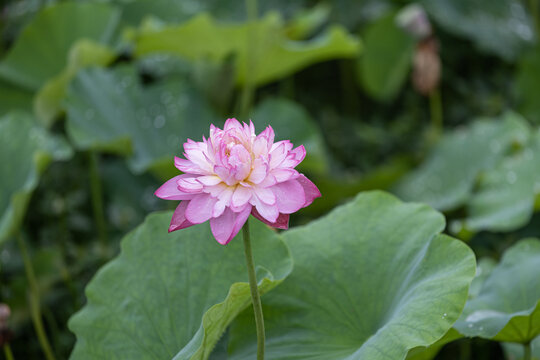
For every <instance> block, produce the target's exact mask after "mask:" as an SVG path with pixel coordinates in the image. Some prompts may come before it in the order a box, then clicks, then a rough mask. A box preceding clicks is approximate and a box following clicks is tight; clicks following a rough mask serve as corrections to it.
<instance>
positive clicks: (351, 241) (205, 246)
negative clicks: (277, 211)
mask: <svg viewBox="0 0 540 360" xmlns="http://www.w3.org/2000/svg"><path fill="white" fill-rule="evenodd" d="M249 3H250V4H251V5H253V2H249ZM405 3H407V2H399V1H397V2H396V1H391V0H384V1H380V0H362V1H360V2H354V1H351V0H336V1H330V2H329V1H319V0H317V1H314V2H313V1H306V0H301V1H294V2H291V1H287V0H274V1H270V2H260V1H259V4H258V11H257V17H256V19H253V20H251V21H247V20H246V14H247V11H246V8H245V5H246V3H245V2H244V1H232V2H231V1H228V2H227V1H226V2H224V1H218V0H203V1H197V0H184V1H177V0H67V1H66V0H47V1H42V0H7V1H4V2H3V3H2V5H0V13H1V15H0V18H1V20H0V175H1V176H0V247H1V251H0V269H1V272H0V303H6V304H8V305H9V306H10V307H11V309H12V316H11V318H10V319H9V321H8V326H9V328H10V329H11V330H13V332H14V334H15V337H14V338H13V340H12V342H11V344H10V345H11V347H12V349H13V350H14V355H15V359H38V358H43V353H42V351H41V350H40V345H39V342H38V340H37V338H36V332H35V330H34V329H32V321H31V317H30V314H31V311H30V310H34V311H35V309H36V305H40V307H41V312H42V314H43V322H44V332H45V333H46V334H47V336H48V338H49V341H50V343H51V348H52V349H53V352H54V353H55V355H56V358H57V359H62V358H67V357H68V356H69V354H70V353H72V358H74V359H78V358H82V359H94V358H99V359H101V358H106V359H109V358H111V359H114V358H118V359H126V358H128V359H133V358H134V359H138V358H141V359H142V358H163V359H169V360H170V359H173V358H174V359H212V360H218V359H221V360H223V359H231V358H232V359H240V358H244V359H248V358H249V359H250V360H251V359H253V358H254V347H255V343H254V336H255V329H254V324H253V320H252V318H251V310H250V309H251V307H250V300H249V291H248V287H247V284H246V283H245V281H246V275H245V269H244V258H243V254H242V249H241V247H242V246H241V245H242V244H241V241H239V240H241V239H239V238H240V237H239V238H237V239H235V240H234V241H233V242H232V243H231V244H230V245H228V246H227V247H221V246H219V245H218V244H216V243H215V241H214V240H212V239H211V235H210V232H209V229H208V227H207V226H206V225H200V226H196V227H193V228H190V229H185V230H182V231H179V232H175V233H172V234H167V233H166V229H167V225H168V222H169V220H170V216H171V215H170V212H159V213H157V214H151V215H148V214H149V213H150V212H153V211H156V210H164V209H169V210H170V208H168V206H171V205H172V206H174V205H175V204H171V203H170V202H169V203H167V202H165V201H161V200H159V199H157V198H156V197H155V196H154V195H153V193H154V191H155V190H156V188H157V187H158V186H159V185H160V184H161V183H162V179H168V178H170V177H171V176H173V175H178V170H177V169H176V168H175V167H174V166H173V161H172V160H173V156H175V155H176V156H182V143H183V142H185V141H186V139H187V138H191V139H193V140H200V139H201V137H202V136H203V135H207V134H208V126H209V124H210V123H214V124H215V125H217V126H221V125H222V124H223V121H224V120H225V119H226V118H230V117H237V118H238V117H241V116H244V115H245V116H246V118H241V119H240V120H243V121H249V118H251V119H252V120H253V122H254V124H255V126H256V129H257V131H258V132H260V131H261V130H263V129H264V128H265V127H266V126H268V125H271V126H272V127H273V128H274V130H275V131H276V134H277V136H276V140H284V139H290V140H291V141H292V142H293V143H294V144H295V145H296V146H299V145H304V146H305V148H306V150H307V156H306V159H305V160H304V161H303V162H302V164H301V165H299V167H298V170H299V171H301V172H303V173H305V174H306V175H307V176H308V177H309V178H310V179H312V180H313V182H314V183H315V184H316V185H317V186H318V187H319V189H320V190H321V193H322V195H323V196H322V198H320V199H317V200H316V201H315V202H314V203H313V204H312V205H310V206H309V207H307V208H305V209H303V210H302V211H300V212H298V213H296V214H292V215H291V218H290V226H291V229H290V230H287V231H284V232H281V233H275V232H273V231H271V230H269V229H268V228H266V227H265V226H263V225H261V224H260V223H259V222H254V224H253V226H254V227H255V228H254V229H255V230H254V235H255V236H254V241H255V251H256V261H257V263H258V264H259V265H260V266H259V268H258V275H259V280H260V283H259V286H260V287H261V289H262V290H263V291H268V294H266V295H264V296H263V298H262V302H263V306H264V307H265V320H266V322H267V330H268V343H267V344H268V358H269V359H271V358H277V359H287V358H291V359H292V358H294V359H321V360H322V359H325V360H327V359H368V360H372V359H375V360H376V359H383V358H384V359H394V358H395V359H400V360H403V359H408V360H431V359H435V358H436V359H438V360H454V359H457V358H459V359H463V360H470V359H474V360H503V352H502V351H501V345H502V349H503V350H504V357H505V360H517V359H519V360H521V359H523V357H524V352H523V343H526V342H528V341H531V348H532V355H533V358H534V359H538V360H540V353H539V351H540V350H539V349H540V335H538V331H539V330H538V329H539V325H538V320H539V315H538V314H539V306H540V305H539V304H540V294H538V289H539V288H540V284H538V279H537V278H538V275H537V273H538V270H537V269H538V268H540V263H539V262H538V257H539V254H538V250H539V246H538V243H539V240H536V239H529V240H524V241H520V242H517V241H518V239H524V238H529V237H538V234H539V233H540V213H538V212H537V213H535V211H538V210H540V187H539V186H540V168H539V164H540V162H539V161H538V157H539V156H540V155H539V154H540V132H539V131H540V129H539V128H538V125H539V124H540V117H539V114H540V107H539V104H540V102H538V101H537V100H538V99H537V97H538V93H539V91H540V89H538V86H539V84H540V83H539V81H538V78H539V76H540V51H539V49H540V47H539V46H538V34H537V33H538V31H540V28H539V23H538V22H539V18H540V13H539V11H540V9H539V6H540V2H539V1H537V0H531V1H521V0H498V1H489V0H455V1H445V0H422V1H420V2H419V4H420V5H422V6H423V7H424V8H425V9H426V11H427V15H428V20H429V21H430V22H431V25H432V28H433V37H434V41H435V42H436V43H437V44H438V47H437V49H436V50H434V51H435V53H434V54H433V56H438V57H439V58H440V60H441V65H442V78H441V82H440V84H439V85H438V94H440V95H441V107H442V109H441V111H442V116H443V124H442V125H443V126H442V131H441V136H440V137H439V138H438V139H434V138H433V137H432V136H430V134H433V133H434V129H437V128H439V127H438V125H437V124H438V123H437V121H436V119H435V118H434V115H435V114H434V113H433V109H430V107H429V105H430V103H429V102H428V101H429V100H428V99H426V98H425V97H424V96H422V95H421V94H418V93H416V90H415V89H414V88H413V87H410V86H406V85H405V84H406V82H407V78H408V75H409V73H410V68H411V59H413V58H414V54H415V52H416V51H417V48H416V46H415V45H416V41H415V40H413V39H412V38H411V37H409V35H407V34H406V33H405V30H401V29H398V28H397V27H396V25H395V19H394V18H395V13H396V12H397V11H399V7H400V6H403V5H405ZM535 22H536V23H535ZM251 61H253V67H251V65H250V64H251ZM247 85H249V86H247ZM250 86H252V87H253V94H252V95H253V96H252V97H251V99H252V103H251V104H250V106H249V107H250V108H249V109H246V114H242V115H240V114H239V113H238V110H239V109H240V108H241V107H242V106H243V104H242V101H243V95H244V90H245V88H246V87H248V88H249V87H250ZM248 90H249V89H248ZM509 109H514V110H515V111H517V112H519V114H521V115H523V116H524V117H521V115H518V113H514V112H512V111H511V110H509ZM248 114H249V117H248V116H247V115H248ZM64 139H67V141H66V140H64ZM68 142H70V144H68ZM72 147H73V149H74V150H75V151H73V150H72ZM72 153H73V154H72ZM72 155H73V156H72ZM89 155H91V157H90V156H89ZM89 158H91V159H93V161H91V162H89ZM64 160H67V161H64ZM415 163H418V164H419V166H418V168H416V169H413V166H414V164H415ZM90 164H92V165H94V166H93V167H90ZM90 173H92V174H93V175H95V176H97V177H98V178H99V180H98V181H96V177H94V178H93V180H94V181H93V182H92V185H93V186H92V187H91V186H90V183H91V181H90V177H91V176H90ZM100 182H101V184H100ZM99 185H101V187H102V196H101V197H100V196H97V195H99V192H97V195H96V193H94V192H93V191H91V189H92V190H94V189H98V188H99V187H100V186H99ZM392 187H393V190H394V191H395V193H396V194H397V195H398V196H399V197H401V198H402V199H404V200H406V201H416V202H422V203H427V204H429V205H431V206H433V207H435V208H436V209H437V210H440V211H444V212H445V214H444V215H445V217H446V222H445V221H444V219H443V217H442V215H441V214H440V213H437V212H436V211H435V210H432V209H430V208H428V207H427V206H426V205H420V204H407V203H402V202H400V201H398V200H397V199H395V198H393V197H392V196H390V195H387V194H384V193H381V192H374V193H364V194H361V195H358V197H356V196H357V194H358V193H359V192H361V191H366V190H372V189H389V188H392ZM355 197H356V198H355ZM351 199H354V200H352V201H350V202H349V200H351ZM96 204H97V205H96ZM99 204H102V205H103V206H100V205H99ZM342 204H346V205H344V206H341V207H339V206H340V205H342ZM101 207H103V209H102V210H103V211H102V212H103V214H104V216H103V217H100V216H99V213H100V211H99V210H100V208H101ZM336 207H339V208H337V209H335V210H334V211H332V210H333V209H334V208H336ZM94 208H97V210H98V211H96V212H94V211H93V209H94ZM329 212H331V213H330V214H329V215H326V214H327V213H329ZM96 214H98V215H97V216H96ZM145 218H146V220H144V219H145ZM317 218H319V219H318V220H315V221H313V220H314V219H317ZM141 222H143V224H142V225H140V226H138V225H139V224H140V223H141ZM98 223H99V224H101V223H105V225H106V226H103V228H104V229H103V230H102V231H99V234H98V231H97V230H96V224H98ZM446 223H448V224H449V226H448V228H447V229H446V231H448V232H450V233H453V234H457V235H456V236H457V237H459V238H461V239H462V240H467V241H468V242H467V245H465V244H464V243H462V242H458V241H456V240H455V239H452V238H450V237H449V236H446V235H444V234H441V231H443V229H444V228H445V224H446ZM299 225H301V226H299ZM137 226H138V227H137ZM135 227H137V228H136V229H135V230H134V231H132V232H131V233H129V234H127V235H126V233H128V232H129V231H130V230H132V229H133V228H135ZM100 228H101V226H100ZM18 232H20V233H21V234H22V235H23V236H24V238H25V240H26V243H27V247H28V254H29V256H30V257H31V261H30V262H31V264H32V266H33V267H34V273H35V274H36V277H37V288H38V290H39V293H40V294H39V296H38V299H35V298H32V299H31V302H30V303H29V302H28V300H29V297H28V294H29V293H28V281H27V279H26V276H25V269H24V265H23V261H22V257H21V252H20V249H17V246H16V245H17V244H16V243H15V242H12V241H5V240H6V239H8V238H10V237H12V236H13V235H14V234H16V233H18ZM98 235H99V236H98ZM102 235H104V236H103V238H106V239H107V240H106V241H102V242H100V243H98V242H97V241H96V240H97V239H98V237H102ZM122 238H123V241H122V250H121V253H120V255H117V253H118V252H119V251H120V239H122ZM283 239H284V240H285V241H283ZM516 243H517V244H516ZM288 246H290V247H291V249H292V256H291V253H290V252H289V250H288ZM469 248H470V249H472V250H473V251H474V253H475V254H476V256H477V258H478V259H480V260H479V263H478V267H477V270H476V276H475V277H474V279H473V280H472V283H470V287H469V288H468V293H467V287H468V284H469V282H470V281H471V278H472V274H473V272H474V266H473V265H474V261H473V258H472V254H471V251H470V249H469ZM507 249H508V250H507ZM503 254H504V255H503ZM501 257H502V260H500V261H499V259H500V258H501ZM110 260H112V261H110ZM293 260H294V261H295V268H294V270H292V272H291V268H292V262H293ZM109 261H110V262H109ZM105 263H107V264H106V265H103V264H105ZM102 266H103V267H102ZM100 267H102V268H101V269H100ZM289 273H290V274H289ZM92 277H94V279H93V280H92V281H91V282H90V285H89V286H88V289H87V295H88V300H86V299H85V296H84V293H83V290H84V288H85V286H86V284H87V283H88V282H89V281H90V279H91V278H92ZM281 282H282V283H281ZM279 283H281V284H280V285H279V286H278V287H276V288H275V289H273V288H274V287H275V286H276V285H277V284H279ZM271 289H272V291H270V290H271ZM37 300H39V301H37ZM466 300H468V302H467V305H465V311H464V313H463V314H462V315H461V310H462V308H463V307H464V304H465V301H466ZM85 302H87V305H86V306H84V307H83V304H84V303H85ZM29 304H31V305H32V306H31V309H30V306H29ZM81 307H82V310H81ZM79 310H80V311H79ZM77 311H79V312H77ZM76 312H77V314H76V315H75V316H73V320H72V322H71V323H70V325H71V328H72V329H73V330H74V332H75V334H76V336H77V340H76V339H75V335H74V334H73V333H72V332H70V331H69V330H68V328H67V323H68V319H69V318H70V317H72V315H73V314H74V313H76ZM237 315H238V316H239V317H237ZM460 316H461V317H460ZM458 318H459V320H458V321H457V323H455V326H454V327H452V323H454V321H455V320H456V319H458ZM0 322H1V321H0ZM231 324H232V326H231ZM0 325H1V326H4V325H3V324H0ZM469 325H471V326H469ZM0 330H1V329H0ZM458 330H459V331H458ZM0 332H1V331H0ZM2 334H3V333H2ZM2 334H0V335H2ZM0 337H1V336H0ZM0 340H3V339H0ZM75 341H77V342H76V344H75ZM377 351H379V352H377ZM1 352H2V349H0V353H1ZM374 352H377V353H374ZM0 357H1V355H0Z"/></svg>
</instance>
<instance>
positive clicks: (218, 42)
mask: <svg viewBox="0 0 540 360" xmlns="http://www.w3.org/2000/svg"><path fill="white" fill-rule="evenodd" d="M248 34H249V35H250V36H253V43H254V47H253V48H252V49H251V48H250V49H248V38H249V37H248ZM178 39H182V41H178ZM359 49H360V44H359V41H358V39H355V38H354V37H352V36H351V35H349V34H347V33H346V32H345V31H344V30H343V29H342V28H341V27H337V26H336V27H332V28H330V29H328V30H327V31H326V32H325V33H323V34H322V35H320V36H318V37H317V38H315V39H313V40H310V41H306V42H303V41H292V40H289V39H287V37H286V36H285V34H284V33H283V21H282V19H281V18H280V17H279V16H277V15H276V14H269V15H267V16H266V17H264V18H263V19H261V20H259V21H257V22H256V23H253V24H248V23H246V24H240V25H236V24H235V25H222V24H219V23H217V22H216V21H215V20H214V19H213V18H212V17H210V16H209V15H208V14H201V15H199V16H196V17H194V18H193V19H192V20H190V21H188V22H186V23H185V24H182V25H178V26H171V27H166V28H164V29H159V28H158V29H153V28H152V26H151V25H149V26H147V28H144V27H143V29H142V30H141V32H140V34H138V36H137V39H136V48H135V52H136V54H137V55H138V56H142V55H146V54H148V53H151V52H158V53H168V54H175V55H178V56H180V57H182V58H185V59H188V60H190V61H197V60H200V59H202V58H207V59H211V60H213V61H222V60H224V59H225V57H226V56H228V55H231V54H233V55H235V56H236V74H237V81H238V83H239V84H243V83H245V82H246V73H247V72H248V71H252V72H253V73H252V74H251V76H252V77H253V79H252V81H253V82H254V83H255V84H257V85H262V84H264V83H268V82H271V81H274V80H276V79H280V78H282V77H285V76H288V75H290V74H292V73H294V72H295V71H298V70H300V69H302V68H304V67H306V66H308V65H311V64H313V63H316V62H320V61H324V60H329V59H335V58H351V57H354V56H356V55H357V54H358V52H359ZM248 58H253V59H254V60H253V61H254V62H255V63H256V64H257V66H256V67H255V68H253V69H248Z"/></svg>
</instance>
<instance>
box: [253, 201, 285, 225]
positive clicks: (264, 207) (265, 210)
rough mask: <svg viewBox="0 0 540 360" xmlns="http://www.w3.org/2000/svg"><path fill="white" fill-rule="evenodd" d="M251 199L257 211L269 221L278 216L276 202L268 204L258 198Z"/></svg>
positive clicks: (274, 219)
mask: <svg viewBox="0 0 540 360" xmlns="http://www.w3.org/2000/svg"><path fill="white" fill-rule="evenodd" d="M254 199H255V200H254ZM251 200H252V202H251V203H252V204H255V207H256V208H257V211H258V212H259V214H260V215H261V216H262V217H263V218H265V219H266V220H267V221H269V222H271V223H273V222H276V220H277V218H278V216H279V211H278V207H277V205H276V204H274V205H268V204H265V203H263V202H262V201H260V200H259V199H258V198H252V199H251Z"/></svg>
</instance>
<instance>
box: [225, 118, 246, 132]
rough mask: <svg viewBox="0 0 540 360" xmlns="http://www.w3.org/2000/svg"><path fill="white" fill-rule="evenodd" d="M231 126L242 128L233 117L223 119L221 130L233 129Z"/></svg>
mask: <svg viewBox="0 0 540 360" xmlns="http://www.w3.org/2000/svg"><path fill="white" fill-rule="evenodd" d="M233 128H242V125H241V124H240V122H239V121H238V120H236V119H234V118H232V119H227V120H226V121H225V125H224V126H223V130H225V131H227V130H230V129H233Z"/></svg>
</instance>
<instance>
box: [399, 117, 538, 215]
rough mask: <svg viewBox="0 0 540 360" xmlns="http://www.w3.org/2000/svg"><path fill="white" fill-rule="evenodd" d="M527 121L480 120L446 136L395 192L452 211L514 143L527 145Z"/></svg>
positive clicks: (512, 118)
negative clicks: (485, 171)
mask: <svg viewBox="0 0 540 360" xmlns="http://www.w3.org/2000/svg"><path fill="white" fill-rule="evenodd" d="M528 132H529V129H528V126H527V123H526V121H525V120H524V119H523V118H521V117H520V116H519V115H517V114H515V113H512V112H507V113H505V114H504V115H502V116H501V118H497V119H480V120H477V121H475V122H474V123H472V125H470V126H469V127H466V128H461V129H457V130H455V131H453V132H451V133H449V134H447V135H445V136H444V137H443V138H442V139H441V141H440V142H439V143H438V144H437V145H436V147H435V148H434V149H433V151H432V152H431V154H430V155H429V156H428V158H427V159H426V160H425V161H424V163H423V164H422V165H420V167H419V168H418V169H417V170H415V171H413V172H411V173H410V174H409V175H407V176H405V177H404V178H403V180H401V181H400V182H399V183H398V185H397V187H396V189H395V191H396V193H397V194H398V195H399V196H400V197H401V198H402V199H404V200H414V201H421V202H425V203H428V204H430V205H431V206H433V207H434V208H436V209H439V210H452V209H455V208H456V207H459V206H460V205H462V204H463V203H464V202H465V201H466V200H467V199H468V197H469V196H470V194H471V192H472V190H473V186H474V184H475V181H476V178H477V176H478V175H479V174H480V172H482V171H484V170H489V169H491V168H493V167H494V166H495V165H496V164H497V163H498V162H499V160H500V159H501V158H502V157H503V156H504V155H505V154H506V153H507V152H508V150H509V149H510V147H511V146H512V144H513V143H514V142H520V141H521V142H525V141H526V139H527V136H528Z"/></svg>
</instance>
